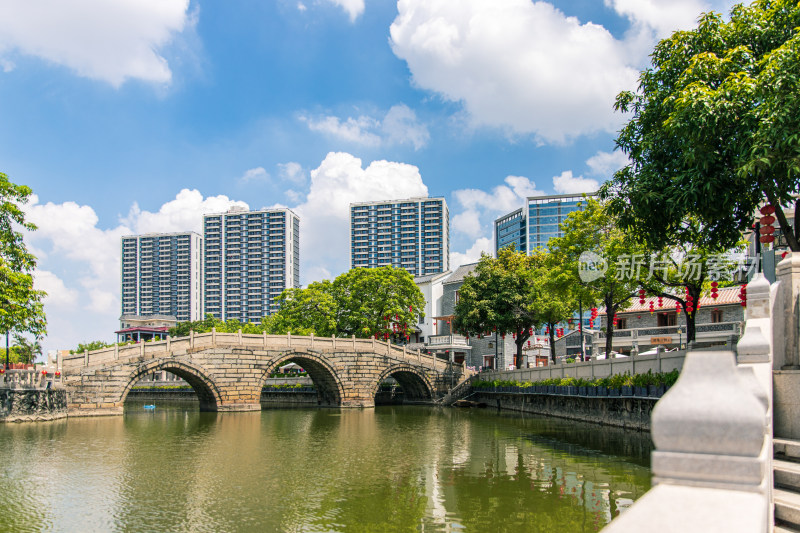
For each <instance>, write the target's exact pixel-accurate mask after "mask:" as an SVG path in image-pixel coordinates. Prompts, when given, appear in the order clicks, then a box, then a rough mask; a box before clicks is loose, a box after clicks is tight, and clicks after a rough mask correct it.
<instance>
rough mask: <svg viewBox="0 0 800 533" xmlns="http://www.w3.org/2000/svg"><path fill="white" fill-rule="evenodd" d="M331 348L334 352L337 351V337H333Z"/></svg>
mask: <svg viewBox="0 0 800 533" xmlns="http://www.w3.org/2000/svg"><path fill="white" fill-rule="evenodd" d="M331 346H332V349H333V350H334V351H336V335H331Z"/></svg>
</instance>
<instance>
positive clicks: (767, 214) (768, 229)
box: [758, 204, 775, 244]
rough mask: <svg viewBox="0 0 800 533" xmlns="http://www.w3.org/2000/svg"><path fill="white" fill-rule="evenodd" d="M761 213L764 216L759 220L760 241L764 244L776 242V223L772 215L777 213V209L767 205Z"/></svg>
mask: <svg viewBox="0 0 800 533" xmlns="http://www.w3.org/2000/svg"><path fill="white" fill-rule="evenodd" d="M760 211H761V214H762V215H764V216H763V217H761V219H760V220H759V223H760V224H761V228H759V230H758V233H759V234H760V237H759V238H758V240H759V241H760V242H761V243H762V244H769V243H771V242H774V241H775V235H774V234H775V228H774V227H773V225H772V224H773V223H775V217H773V216H772V213H774V212H775V207H773V206H771V205H769V204H767V205H765V206H763V207H762V208H761V209H760Z"/></svg>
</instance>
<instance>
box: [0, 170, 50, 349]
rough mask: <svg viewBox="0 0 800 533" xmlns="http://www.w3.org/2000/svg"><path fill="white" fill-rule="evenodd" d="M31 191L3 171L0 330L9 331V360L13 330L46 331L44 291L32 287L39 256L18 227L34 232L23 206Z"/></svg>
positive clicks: (0, 191) (38, 334)
mask: <svg viewBox="0 0 800 533" xmlns="http://www.w3.org/2000/svg"><path fill="white" fill-rule="evenodd" d="M31 194H32V191H31V189H30V187H26V186H25V185H16V184H14V183H12V182H11V181H9V179H8V176H6V175H5V174H3V173H1V172H0V331H2V332H4V333H5V334H6V363H8V357H9V353H8V351H9V350H8V344H9V335H10V333H11V332H19V333H22V332H27V333H32V334H33V335H34V336H36V337H37V338H38V337H41V336H42V335H44V334H45V333H46V320H45V314H44V306H43V304H42V299H43V298H44V297H45V295H46V294H45V293H44V291H39V290H36V289H34V287H33V270H34V268H35V267H36V257H34V255H33V254H31V253H30V252H29V251H28V249H27V247H26V246H25V243H24V241H23V237H22V233H21V232H20V231H17V228H21V229H26V230H29V231H33V230H35V229H36V226H34V225H33V224H31V223H30V222H26V221H25V213H24V212H23V211H22V207H21V206H22V205H24V204H25V203H27V202H28V199H29V197H30V195H31Z"/></svg>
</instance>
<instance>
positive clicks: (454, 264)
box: [450, 237, 494, 270]
mask: <svg viewBox="0 0 800 533" xmlns="http://www.w3.org/2000/svg"><path fill="white" fill-rule="evenodd" d="M481 254H487V255H494V241H493V240H492V239H488V238H486V237H481V238H479V239H477V240H476V241H475V242H474V243H473V244H472V246H470V247H469V248H468V249H467V251H466V252H464V253H461V252H451V253H450V270H455V269H457V268H458V267H460V266H461V265H468V264H470V263H475V262H477V261H478V260H480V258H481Z"/></svg>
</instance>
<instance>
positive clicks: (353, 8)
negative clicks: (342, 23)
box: [304, 0, 364, 22]
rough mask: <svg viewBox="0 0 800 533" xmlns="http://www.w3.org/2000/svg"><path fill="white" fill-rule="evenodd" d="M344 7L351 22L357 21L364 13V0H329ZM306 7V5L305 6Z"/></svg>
mask: <svg viewBox="0 0 800 533" xmlns="http://www.w3.org/2000/svg"><path fill="white" fill-rule="evenodd" d="M328 1H329V2H331V3H332V4H335V5H337V6H339V7H341V8H342V9H344V11H345V13H347V15H348V16H349V17H350V22H355V21H356V19H357V18H358V17H360V16H361V14H362V13H364V0H328ZM304 7H305V6H304Z"/></svg>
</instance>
